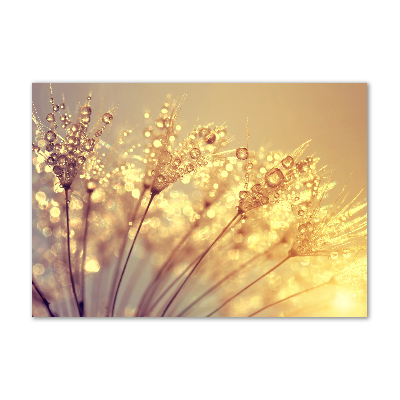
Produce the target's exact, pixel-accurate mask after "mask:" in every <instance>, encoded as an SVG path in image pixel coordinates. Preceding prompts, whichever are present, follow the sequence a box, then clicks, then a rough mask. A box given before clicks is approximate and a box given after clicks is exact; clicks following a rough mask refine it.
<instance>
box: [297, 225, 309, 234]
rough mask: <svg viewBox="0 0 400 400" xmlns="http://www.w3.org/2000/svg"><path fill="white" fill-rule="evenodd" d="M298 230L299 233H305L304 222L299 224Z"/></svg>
mask: <svg viewBox="0 0 400 400" xmlns="http://www.w3.org/2000/svg"><path fill="white" fill-rule="evenodd" d="M298 230H299V232H300V233H305V232H306V231H307V226H306V224H301V225H299V227H298Z"/></svg>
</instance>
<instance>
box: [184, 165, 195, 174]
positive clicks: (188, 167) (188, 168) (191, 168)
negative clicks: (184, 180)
mask: <svg viewBox="0 0 400 400" xmlns="http://www.w3.org/2000/svg"><path fill="white" fill-rule="evenodd" d="M186 170H187V172H192V171H194V165H193V164H188V165H187V167H186Z"/></svg>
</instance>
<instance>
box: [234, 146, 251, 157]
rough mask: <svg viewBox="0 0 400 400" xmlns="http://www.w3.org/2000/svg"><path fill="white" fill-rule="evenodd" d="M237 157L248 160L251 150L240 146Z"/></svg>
mask: <svg viewBox="0 0 400 400" xmlns="http://www.w3.org/2000/svg"><path fill="white" fill-rule="evenodd" d="M236 157H237V158H238V159H239V160H247V158H248V157H249V152H248V150H247V149H246V148H245V147H239V148H238V149H236Z"/></svg>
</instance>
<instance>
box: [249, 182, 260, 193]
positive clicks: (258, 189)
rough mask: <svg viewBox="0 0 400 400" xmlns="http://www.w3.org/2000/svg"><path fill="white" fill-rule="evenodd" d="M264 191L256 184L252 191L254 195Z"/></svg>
mask: <svg viewBox="0 0 400 400" xmlns="http://www.w3.org/2000/svg"><path fill="white" fill-rule="evenodd" d="M261 190H262V185H260V184H259V183H257V184H255V185H254V186H253V187H252V188H251V191H252V192H254V193H259V192H261Z"/></svg>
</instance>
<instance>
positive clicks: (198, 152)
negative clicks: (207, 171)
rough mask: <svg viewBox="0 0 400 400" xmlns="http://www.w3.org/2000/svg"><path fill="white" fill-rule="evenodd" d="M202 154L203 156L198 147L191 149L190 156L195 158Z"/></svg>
mask: <svg viewBox="0 0 400 400" xmlns="http://www.w3.org/2000/svg"><path fill="white" fill-rule="evenodd" d="M200 156H201V151H200V150H199V149H198V148H194V149H192V150H190V157H192V158H193V160H195V159H196V158H199V157H200Z"/></svg>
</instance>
